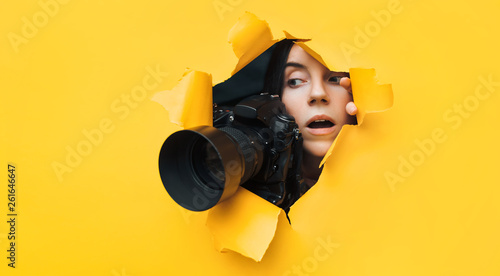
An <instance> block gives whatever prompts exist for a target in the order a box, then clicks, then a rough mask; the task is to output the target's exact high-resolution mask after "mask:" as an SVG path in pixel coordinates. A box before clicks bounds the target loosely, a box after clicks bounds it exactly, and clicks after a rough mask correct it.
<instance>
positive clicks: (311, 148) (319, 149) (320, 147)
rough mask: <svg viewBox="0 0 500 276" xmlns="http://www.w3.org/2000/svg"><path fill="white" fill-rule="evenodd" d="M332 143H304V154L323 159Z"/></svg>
mask: <svg viewBox="0 0 500 276" xmlns="http://www.w3.org/2000/svg"><path fill="white" fill-rule="evenodd" d="M332 143H333V141H304V150H305V152H306V153H308V154H310V155H313V156H316V157H321V158H323V157H324V156H325V154H326V153H327V152H328V150H329V149H330V146H331V145H332Z"/></svg>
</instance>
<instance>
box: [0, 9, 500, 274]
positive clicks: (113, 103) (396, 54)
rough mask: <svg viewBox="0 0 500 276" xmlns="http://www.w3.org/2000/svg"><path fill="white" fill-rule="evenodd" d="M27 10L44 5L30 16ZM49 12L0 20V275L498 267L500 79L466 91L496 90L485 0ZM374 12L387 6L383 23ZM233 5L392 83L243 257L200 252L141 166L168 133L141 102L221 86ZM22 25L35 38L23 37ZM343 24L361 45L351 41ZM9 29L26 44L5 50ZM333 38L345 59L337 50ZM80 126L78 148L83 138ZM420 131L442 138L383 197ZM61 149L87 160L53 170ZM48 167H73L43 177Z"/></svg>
mask: <svg viewBox="0 0 500 276" xmlns="http://www.w3.org/2000/svg"><path fill="white" fill-rule="evenodd" d="M61 2H63V1H61ZM40 3H57V4H56V5H55V6H52V8H48V9H49V11H51V12H50V13H51V14H52V15H47V20H46V22H44V21H43V15H41V14H42V13H45V14H47V13H48V12H47V11H45V9H47V7H45V9H44V5H43V4H40ZM64 3H65V4H62V3H59V2H52V1H43V0H42V1H41V2H37V1H25V2H22V3H16V4H4V5H3V7H2V9H0V10H1V11H0V18H1V19H0V20H1V22H2V24H0V34H1V35H2V36H1V37H2V39H1V40H0V70H1V71H0V80H1V84H2V90H1V92H0V93H1V94H0V95H1V99H0V112H1V116H0V130H1V132H0V139H1V140H0V164H1V166H2V167H4V168H5V169H4V180H3V182H2V183H4V184H3V188H2V187H0V210H1V211H0V216H1V218H2V220H1V221H2V222H1V223H0V249H1V250H0V260H1V261H0V273H1V274H2V275H4V274H5V273H8V274H7V275H131V276H133V275H183V274H185V275H205V274H217V275H234V274H243V275H255V274H261V275H293V274H298V271H301V272H302V273H304V274H310V275H422V274H426V275H446V276H455V275H498V274H500V265H499V263H500V262H499V261H500V249H499V248H500V238H499V237H498V233H499V232H500V203H498V200H497V196H498V195H499V190H500V188H499V186H498V183H499V182H500V181H499V180H500V177H499V175H498V169H497V168H498V164H499V163H500V162H499V159H500V158H499V156H500V146H499V145H498V141H499V140H500V132H499V131H498V121H499V119H500V116H499V113H498V110H497V109H498V106H499V103H500V97H499V96H498V91H500V84H497V85H496V86H494V85H493V86H490V87H489V88H490V90H491V91H489V90H488V88H487V87H484V84H483V83H482V81H481V80H480V79H481V78H482V79H488V78H490V79H492V80H493V82H496V83H498V82H500V67H499V58H498V50H497V49H498V48H499V46H500V43H499V42H500V40H499V39H498V38H497V37H498V35H497V32H498V31H497V30H498V27H500V23H499V22H498V19H497V14H498V12H499V11H500V7H499V6H500V5H499V4H497V3H495V2H490V1H475V2H467V3H457V2H439V3H435V2H433V1H416V0H415V1H409V0H408V1H399V2H398V1H370V2H366V1H308V2H307V3H305V2H303V1H296V2H294V1H275V2H270V1H245V0H240V1H224V0H221V1H196V2H185V3H184V2H166V3H162V2H160V1H155V2H141V3H139V2H137V3H132V2H124V1H108V2H103V1H67V3H66V2H64ZM54 7H57V9H56V8H54ZM215 7H218V8H219V12H217V9H216V8H215ZM224 8H225V10H224ZM220 9H222V10H220ZM382 10H387V11H389V10H393V11H396V12H394V13H393V12H389V14H390V20H389V19H387V20H386V21H384V22H383V23H384V24H382V23H379V22H378V21H377V20H376V19H375V18H376V17H377V16H381V14H386V13H383V12H381V11H382ZM245 11H250V12H252V13H254V14H256V15H257V16H258V17H260V18H262V19H264V20H266V21H267V22H268V23H269V25H270V26H271V29H272V31H273V35H274V38H280V37H283V36H284V35H283V33H282V32H281V30H286V31H288V32H290V33H291V34H292V35H294V36H296V37H301V38H311V39H312V40H311V41H310V42H308V43H307V45H308V46H309V47H311V49H313V50H314V51H316V52H317V53H319V54H320V55H322V57H323V58H324V59H325V60H327V58H326V57H327V56H328V60H329V61H330V60H336V61H337V63H336V64H333V67H335V68H333V69H340V70H347V69H348V68H350V67H365V68H375V69H376V73H377V76H378V78H379V80H380V83H390V84H392V88H393V91H394V106H393V108H392V109H390V110H389V111H386V112H383V113H374V114H367V115H366V117H365V118H364V122H363V126H364V128H363V129H361V128H359V129H356V130H354V131H352V132H349V135H345V137H342V139H341V140H339V141H338V143H339V146H338V148H337V150H336V151H334V152H333V153H332V156H331V157H330V159H331V160H332V161H330V160H329V161H328V162H327V164H326V166H327V167H326V168H325V173H324V175H322V178H321V180H320V181H321V182H320V183H319V184H321V185H317V186H315V187H314V188H313V189H312V190H311V191H310V193H311V194H310V195H311V196H310V197H308V200H302V201H300V200H299V201H298V202H297V206H294V208H293V212H295V211H296V210H297V209H298V208H297V207H300V208H299V209H300V210H301V212H300V213H299V212H297V213H295V214H294V216H296V217H297V219H296V221H294V222H293V225H292V226H293V229H292V228H290V227H289V226H288V225H286V222H285V223H283V221H282V220H280V221H279V222H278V228H277V232H276V236H275V238H274V239H273V241H272V242H271V245H270V247H269V249H268V251H267V252H266V255H265V256H264V258H263V259H262V261H261V262H259V263H257V262H255V261H253V260H251V259H249V258H246V257H243V256H241V255H239V254H237V253H234V252H228V253H219V252H217V251H216V250H215V249H214V244H213V241H212V237H211V234H210V233H209V230H208V228H207V227H206V226H205V221H206V216H207V213H206V212H203V213H191V212H188V211H184V210H182V209H181V208H180V207H178V206H177V205H176V204H175V203H174V202H173V201H172V200H171V199H170V198H169V197H168V195H167V193H166V192H165V190H164V188H163V186H162V184H161V181H160V178H159V175H158V169H157V159H158V153H159V149H160V147H161V144H162V143H163V141H164V139H165V138H166V137H167V136H168V135H169V134H170V133H171V132H173V131H176V130H178V129H179V128H178V127H177V126H175V125H173V124H172V123H170V121H169V118H168V115H167V113H166V112H165V110H164V109H163V107H161V106H160V105H159V104H157V103H155V102H152V101H150V100H149V98H150V97H152V95H153V94H154V93H156V92H159V91H164V90H171V89H172V88H173V87H174V86H175V85H176V84H177V82H178V80H179V79H180V78H181V76H182V75H183V73H184V71H185V68H186V67H189V68H192V69H195V70H200V71H204V72H207V73H209V74H211V75H212V81H213V83H214V84H215V83H218V82H220V81H223V80H224V79H226V78H228V77H229V76H230V73H231V72H232V70H233V69H234V67H235V66H236V64H237V62H238V60H237V58H236V57H235V55H234V53H233V51H232V48H231V45H230V44H228V43H227V39H228V32H229V30H230V29H231V27H232V26H233V24H234V23H235V22H236V20H237V19H238V17H240V16H241V15H243V14H244V12H245ZM34 15H35V18H36V19H35V20H38V21H37V22H38V23H37V24H38V27H36V26H35V27H36V28H37V31H36V32H31V33H29V35H28V36H25V35H23V26H25V24H26V23H25V22H26V20H27V21H30V22H33V16H34ZM40 16H41V17H40ZM24 18H26V19H24ZM376 26H379V28H378V29H377V27H376ZM358 28H359V30H361V31H362V32H364V33H365V34H366V32H367V31H366V30H367V28H368V32H369V34H366V35H367V37H368V39H365V40H364V41H360V40H359V39H358V40H356V38H359V31H358ZM11 33H15V34H16V35H18V36H21V37H24V38H25V39H26V41H27V42H26V43H22V44H20V45H18V47H13V45H12V43H11V42H10V38H11V37H12V34H11ZM362 42H363V43H362ZM347 44H348V45H350V46H351V47H355V48H356V49H357V51H355V52H354V53H353V54H351V55H348V54H345V53H343V51H342V45H343V47H344V48H345V47H346V45H347ZM347 47H349V46H347ZM16 49H17V51H16ZM351 50H352V48H351ZM155 71H160V73H156V74H155V73H151V72H155ZM478 87H483V88H481V89H480V90H478V91H479V92H477V93H485V94H475V93H476V89H477V88H478ZM141 89H142V90H141ZM140 91H145V93H146V94H140V93H144V92H140ZM487 92H488V93H487ZM134 93H135V94H134ZM132 95H136V98H135V99H134V98H133V97H132ZM137 95H140V96H141V97H137ZM143 95H145V96H144V97H142V96H143ZM477 95H480V96H481V97H483V96H482V95H489V96H488V97H487V98H485V99H479V98H478V96H477ZM484 97H485V96H484ZM474 98H475V99H476V101H475V100H474ZM476 102H477V104H475V103H476ZM464 104H465V105H467V107H468V109H464V110H465V111H463V113H461V115H460V113H458V111H454V108H458V107H456V106H458V105H464ZM96 129H100V130H99V131H100V133H101V135H102V136H99V135H97V134H96V136H93V137H94V138H93V139H94V140H92V139H90V138H88V137H89V136H88V135H85V134H84V133H87V134H89V133H96V131H95V130H96ZM103 130H105V131H106V132H104V131H103ZM436 131H437V133H440V134H441V135H437V136H439V137H441V140H440V141H442V142H434V143H435V148H434V149H433V150H429V151H428V152H429V154H426V153H424V158H423V159H422V162H421V164H419V165H418V166H415V165H413V167H414V168H413V170H407V171H406V173H405V176H404V177H402V179H403V182H397V183H396V184H394V183H393V184H392V185H390V183H389V182H388V181H387V179H386V178H387V175H388V173H389V174H391V173H392V174H398V169H399V167H400V166H401V164H402V163H404V161H402V160H406V161H408V160H409V159H410V156H413V157H414V158H417V157H418V156H419V153H418V152H422V150H421V148H420V147H419V146H418V143H422V141H429V140H426V139H431V140H432V139H433V133H436ZM366 133H370V136H368V135H365V134H366ZM434 136H436V135H434ZM99 137H101V138H99ZM443 137H446V138H443ZM416 140H418V142H416ZM438 140H439V139H438ZM443 140H444V141H443ZM89 145H90V146H89ZM85 146H87V147H85ZM78 147H80V150H81V151H82V152H83V153H85V154H86V156H81V160H78V159H73V160H69V161H71V162H68V160H67V156H68V154H69V152H71V151H72V150H75V151H76V150H77V149H78ZM54 162H57V163H60V164H63V165H66V166H68V167H69V168H70V169H71V171H69V172H65V173H62V174H61V173H59V177H58V174H57V173H56V171H55V170H54V167H53V166H54V164H55V163H54ZM8 163H11V164H14V165H16V172H17V175H16V179H17V181H18V182H17V185H16V188H17V203H18V205H17V208H16V212H17V213H18V217H17V220H18V224H17V225H16V239H17V240H16V244H17V245H18V246H17V249H16V253H17V259H16V267H17V268H15V269H12V268H9V267H7V263H8V262H7V261H8V260H7V259H6V257H7V254H8V253H7V249H8V245H7V243H8V240H7V233H8V231H9V229H8V225H7V223H6V221H7V215H6V214H7V179H8V178H7V164H8ZM69 163H71V164H69ZM70 165H71V166H70ZM325 244H329V246H326V247H325V246H324V245H325Z"/></svg>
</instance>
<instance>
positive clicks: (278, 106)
mask: <svg viewBox="0 0 500 276" xmlns="http://www.w3.org/2000/svg"><path fill="white" fill-rule="evenodd" d="M214 127H216V128H218V129H220V130H221V131H224V132H226V131H227V132H230V131H232V129H238V130H240V131H241V132H242V133H244V134H245V135H246V136H247V137H249V138H250V140H251V141H252V142H251V144H252V145H253V146H254V148H255V149H256V153H257V156H258V158H257V160H258V161H257V163H256V166H255V170H254V172H253V173H252V176H251V177H250V178H249V179H248V180H246V181H245V182H244V183H242V185H241V186H243V187H244V188H246V189H248V190H250V191H251V192H253V193H255V194H257V195H259V196H260V197H262V198H264V199H266V200H267V201H269V202H271V203H273V204H275V205H277V206H279V207H281V208H283V209H285V210H287V209H288V208H289V207H290V206H291V205H292V204H293V203H294V202H295V201H296V200H297V199H298V198H299V197H300V196H301V194H302V193H303V192H305V191H303V190H304V188H305V187H301V186H304V185H303V181H302V177H301V168H300V166H301V161H302V135H301V134H300V131H299V128H298V125H297V124H296V123H295V119H294V118H293V117H292V116H291V115H288V114H287V113H286V110H285V106H284V104H283V103H282V102H281V100H280V99H279V97H278V96H277V95H268V94H262V95H256V96H251V97H248V98H246V99H244V100H242V101H241V102H239V103H238V104H237V105H236V106H235V107H234V108H233V110H231V109H229V108H224V107H221V108H219V107H217V106H214Z"/></svg>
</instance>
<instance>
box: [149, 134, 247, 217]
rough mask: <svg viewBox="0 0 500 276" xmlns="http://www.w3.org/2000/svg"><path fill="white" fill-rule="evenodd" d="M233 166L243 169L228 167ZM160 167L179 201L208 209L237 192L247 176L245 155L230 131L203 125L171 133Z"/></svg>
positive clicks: (164, 183) (171, 194)
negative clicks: (245, 174) (230, 169)
mask: <svg viewBox="0 0 500 276" xmlns="http://www.w3.org/2000/svg"><path fill="white" fill-rule="evenodd" d="M233 165H234V166H235V167H238V168H242V171H241V172H240V173H236V174H234V173H233V174H231V173H232V171H226V170H225V167H226V166H229V167H231V168H232V166H233ZM158 167H159V171H160V177H161V180H162V182H163V185H164V186H165V189H166V190H167V192H168V194H169V195H170V196H171V197H172V199H173V200H174V201H175V202H177V204H179V205H181V206H182V207H184V208H186V209H188V210H192V211H204V210H208V209H210V208H212V207H213V206H215V205H216V204H217V203H218V202H220V201H223V200H225V199H226V198H228V197H230V196H232V195H233V194H234V193H235V192H236V190H237V189H238V187H239V185H240V183H241V181H242V177H243V176H244V172H245V170H244V168H245V156H244V154H243V153H242V150H241V148H240V145H239V144H238V142H236V140H235V139H234V138H232V137H231V136H230V135H229V134H227V133H226V132H223V131H221V130H219V129H216V128H214V127H211V126H199V127H195V128H191V129H185V130H181V131H178V132H175V133H173V134H172V135H170V136H169V137H168V138H167V140H165V142H164V143H163V146H162V148H161V150H160V156H159V160H158Z"/></svg>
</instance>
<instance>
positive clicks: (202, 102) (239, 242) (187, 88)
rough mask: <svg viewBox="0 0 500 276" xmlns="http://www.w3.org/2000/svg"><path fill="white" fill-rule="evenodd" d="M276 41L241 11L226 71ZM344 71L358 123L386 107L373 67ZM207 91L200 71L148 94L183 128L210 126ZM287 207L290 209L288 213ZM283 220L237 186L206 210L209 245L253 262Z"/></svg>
mask: <svg viewBox="0 0 500 276" xmlns="http://www.w3.org/2000/svg"><path fill="white" fill-rule="evenodd" d="M284 33H285V37H284V38H289V39H297V41H296V42H295V43H296V44H297V45H299V46H300V47H302V48H303V49H304V50H306V52H308V53H309V54H310V55H311V56H313V57H314V58H316V59H317V60H318V61H320V62H321V63H322V64H324V65H325V66H327V64H332V63H328V60H326V61H325V60H323V58H322V57H321V56H320V55H319V54H317V53H316V52H314V51H313V50H312V49H311V48H310V47H308V46H307V45H306V44H305V43H306V42H307V41H309V39H300V38H296V37H294V36H292V35H291V34H289V33H287V32H284ZM284 38H282V39H284ZM280 40H281V39H273V36H272V33H271V30H270V28H269V26H268V24H267V22H265V21H263V20H260V19H258V18H257V17H256V16H255V15H253V14H251V13H248V12H247V13H246V14H245V15H244V16H242V17H241V18H240V19H239V21H238V22H237V23H236V25H235V26H234V27H233V28H232V29H231V31H230V34H229V42H230V43H231V44H232V46H233V51H234V53H235V54H236V56H237V57H238V58H239V62H238V64H237V65H236V67H235V69H234V70H233V72H232V73H231V75H233V74H234V73H236V72H238V71H239V70H241V69H242V68H243V67H244V66H246V65H247V64H248V63H250V62H251V61H252V60H253V59H255V58H256V57H258V56H259V55H260V54H261V53H263V52H264V51H265V50H266V49H268V48H269V47H271V46H272V45H273V44H274V43H276V42H278V41H280ZM327 67H328V68H332V67H329V66H327ZM350 74H351V83H352V88H353V97H354V102H355V103H356V105H357V106H358V110H359V112H358V114H357V119H358V125H361V123H362V122H363V120H364V117H365V115H366V114H367V113H371V112H380V111H384V110H387V109H388V108H390V107H391V106H392V101H393V97H392V89H391V86H390V85H379V84H378V83H377V81H376V78H375V70H374V69H357V68H353V69H350ZM211 92H212V84H211V76H210V75H209V74H207V73H203V72H198V71H190V72H188V73H187V74H185V75H184V77H183V78H182V80H181V81H180V82H179V84H178V85H177V86H176V87H175V88H174V89H173V90H171V91H163V92H159V93H157V94H156V95H155V96H154V97H153V100H154V101H157V102H158V103H160V104H161V105H163V106H164V107H165V108H166V109H167V110H168V112H169V116H170V120H171V121H172V122H173V123H176V124H178V125H180V126H182V127H184V128H189V127H194V126H199V125H210V126H211V125H212V120H213V118H212V108H213V105H212V93H211ZM188 115H189V116H188ZM347 127H361V126H347ZM346 131H348V128H343V129H342V131H341V132H340V134H339V136H338V137H337V139H336V141H335V142H334V143H333V144H332V146H331V147H330V150H329V152H328V153H327V155H326V156H325V158H324V159H323V162H326V160H327V158H328V156H330V154H331V152H332V150H333V149H334V148H335V145H336V142H337V141H338V140H340V139H342V137H343V136H345V134H346ZM322 164H323V163H322ZM321 179H322V178H321V177H320V180H321ZM318 185H321V181H318V183H317V184H316V186H318ZM317 190H318V189H311V190H310V191H309V192H307V193H306V194H305V195H304V196H302V197H301V198H300V199H299V200H298V201H297V202H301V201H302V200H304V199H307V198H308V197H311V196H315V197H317V196H318V195H317V194H316V195H315V194H313V193H317ZM296 205H297V204H295V205H293V206H292V208H291V211H290V213H289V218H290V221H292V222H293V221H294V213H299V214H303V213H304V212H296V211H297V208H300V206H298V207H296ZM298 205H300V204H298ZM294 207H296V208H294ZM292 210H293V211H295V212H292ZM299 211H300V210H299ZM286 219H287V218H286V215H285V213H284V211H283V210H282V209H281V208H279V207H277V206H275V205H273V204H271V203H269V202H268V201H266V200H264V199H263V198H261V197H259V196H257V195H255V194H253V193H252V192H250V191H248V190H246V189H245V188H243V187H239V188H238V190H237V191H236V193H235V194H234V195H233V196H232V197H230V198H229V199H227V200H225V201H223V202H221V203H219V204H217V205H216V206H214V207H213V208H212V209H210V211H209V213H208V216H207V221H206V226H207V227H208V228H209V229H210V232H211V233H212V235H213V239H214V243H215V248H216V249H217V250H218V251H220V252H224V251H227V250H232V251H235V252H238V253H240V254H242V255H243V256H246V257H249V258H251V259H253V260H255V261H261V260H262V258H263V257H264V255H265V252H266V250H267V249H268V247H269V245H270V243H271V241H272V240H273V239H274V235H275V233H276V228H277V225H278V220H286ZM287 225H289V224H287ZM290 227H291V226H290Z"/></svg>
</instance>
